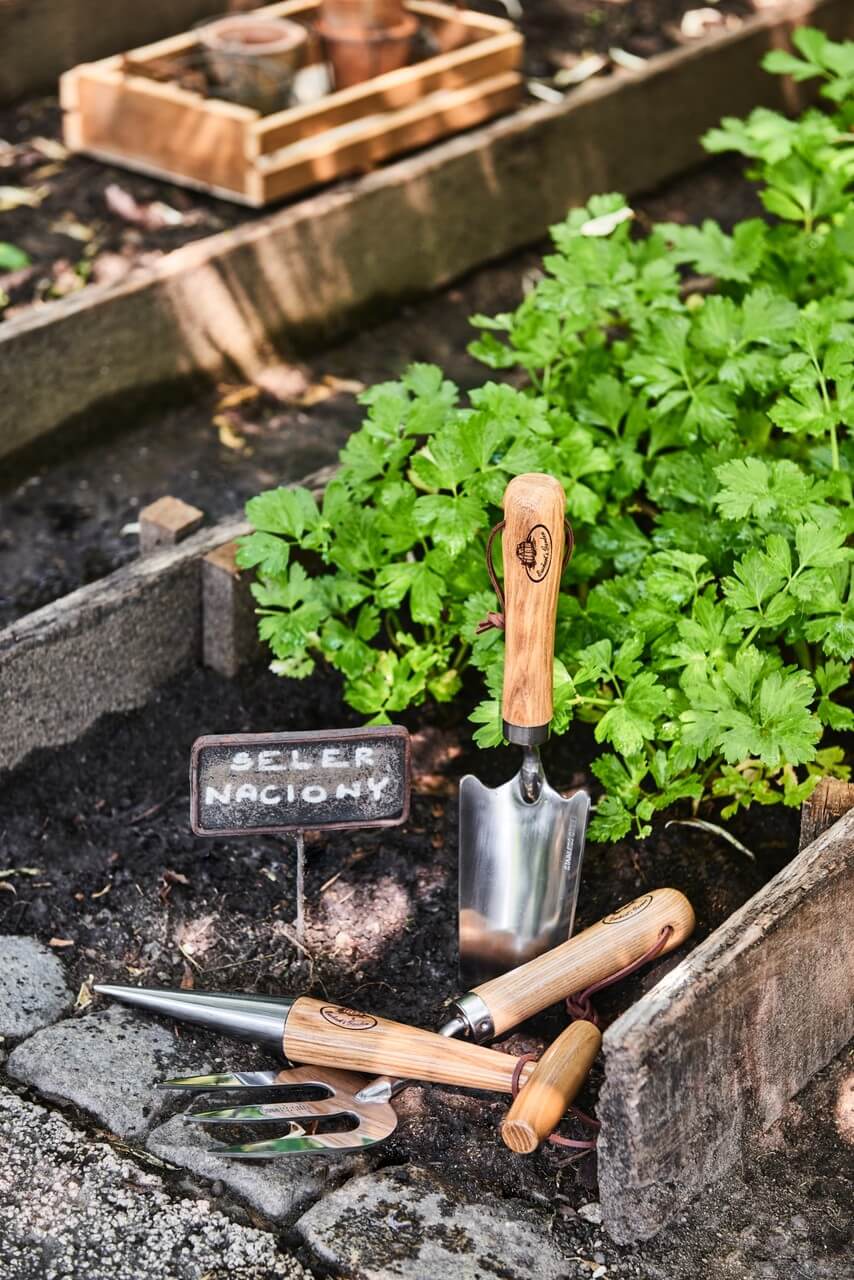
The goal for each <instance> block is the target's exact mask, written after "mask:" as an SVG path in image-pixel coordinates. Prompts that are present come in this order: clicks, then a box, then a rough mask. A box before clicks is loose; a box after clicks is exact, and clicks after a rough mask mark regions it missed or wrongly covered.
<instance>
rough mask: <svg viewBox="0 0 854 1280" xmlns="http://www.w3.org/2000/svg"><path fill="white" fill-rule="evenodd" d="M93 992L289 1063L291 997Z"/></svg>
mask: <svg viewBox="0 0 854 1280" xmlns="http://www.w3.org/2000/svg"><path fill="white" fill-rule="evenodd" d="M93 989H94V990H95V991H97V992H98V993H99V994H100V995H104V996H111V997H112V998H113V999H114V1000H121V1001H122V1002H123V1003H124V1004H131V1005H136V1006H137V1007H138V1008H140V1009H148V1010H150V1011H151V1012H152V1013H160V1014H163V1015H164V1016H165V1017H169V1018H178V1019H179V1021H181V1022H193V1023H195V1024H196V1026H200V1027H207V1028H208V1030H209V1031H216V1032H218V1033H219V1034H220V1035H224V1036H234V1037H235V1039H237V1040H251V1041H252V1043H253V1044H259V1045H263V1046H264V1048H266V1049H271V1050H272V1051H273V1052H274V1053H275V1054H277V1056H278V1057H279V1058H282V1059H284V1061H285V1062H287V1058H286V1057H285V1051H284V1045H283V1042H284V1035H285V1023H286V1022H287V1020H288V1014H289V1013H290V1011H291V1007H292V1005H293V1003H294V1001H293V999H291V998H290V997H285V998H281V999H277V998H276V997H274V996H248V995H241V994H240V993H236V992H225V991H223V992H220V991H157V990H155V989H153V988H151V987H120V986H109V985H98V986H95V987H94V988H93Z"/></svg>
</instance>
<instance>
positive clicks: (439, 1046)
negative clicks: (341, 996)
mask: <svg viewBox="0 0 854 1280" xmlns="http://www.w3.org/2000/svg"><path fill="white" fill-rule="evenodd" d="M283 1047H284V1052H285V1055H286V1057H287V1058H288V1059H289V1060H290V1061H291V1062H301V1063H310V1064H311V1065H312V1066H315V1067H343V1068H344V1069H345V1070H353V1071H365V1072H368V1073H370V1074H371V1075H379V1074H380V1073H384V1074H388V1075H395V1076H403V1077H404V1078H405V1079H412V1080H429V1081H432V1082H433V1083H435V1084H455V1085H460V1086H462V1087H464V1088H468V1089H491V1090H493V1091H494V1092H496V1093H510V1092H511V1083H512V1079H513V1071H514V1068H515V1066H516V1058H514V1057H512V1056H511V1055H510V1054H508V1053H499V1052H498V1051H497V1050H496V1049H486V1048H484V1047H483V1046H482V1045H477V1044H472V1043H470V1042H469V1041H466V1040H455V1039H453V1038H449V1037H447V1036H440V1035H438V1034H437V1033H436V1032H434V1031H421V1030H419V1029H418V1028H417V1027H407V1026H404V1025H403V1023H400V1022H390V1021H388V1020H387V1019H385V1018H377V1017H374V1016H373V1015H371V1014H365V1013H360V1012H358V1011H356V1010H353V1009H345V1008H342V1007H341V1006H340V1005H333V1004H331V1003H329V1002H328V1001H323V1000H313V999H311V998H310V997H309V996H302V997H300V999H299V1000H297V1001H296V1002H295V1003H294V1005H293V1007H292V1009H291V1011H290V1013H289V1014H288V1020H287V1023H286V1025H285V1037H284V1046H283ZM533 1065H534V1064H533V1063H530V1064H529V1065H528V1066H527V1067H526V1068H525V1070H524V1071H523V1074H522V1081H523V1083H524V1081H526V1080H527V1079H528V1077H529V1076H530V1074H531V1071H532V1070H533Z"/></svg>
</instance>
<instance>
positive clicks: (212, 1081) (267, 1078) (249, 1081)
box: [156, 1071, 293, 1091]
mask: <svg viewBox="0 0 854 1280" xmlns="http://www.w3.org/2000/svg"><path fill="white" fill-rule="evenodd" d="M284 1074H286V1073H285V1072H280V1071H223V1072H220V1073H219V1074H217V1075H211V1076H173V1077H172V1079H171V1080H161V1081H159V1083H158V1084H157V1086H156V1087H157V1088H158V1089H194V1090H199V1091H201V1090H207V1089H276V1088H279V1087H281V1088H292V1087H293V1086H292V1084H291V1082H290V1081H289V1080H283V1081H281V1083H280V1081H279V1077H280V1076H281V1075H284Z"/></svg>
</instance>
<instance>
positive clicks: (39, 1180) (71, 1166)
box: [0, 1088, 311, 1280]
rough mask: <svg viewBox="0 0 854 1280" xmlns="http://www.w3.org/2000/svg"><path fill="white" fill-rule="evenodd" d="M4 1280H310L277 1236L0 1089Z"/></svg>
mask: <svg viewBox="0 0 854 1280" xmlns="http://www.w3.org/2000/svg"><path fill="white" fill-rule="evenodd" d="M0 1240H2V1241H3V1248H2V1264H0V1270H2V1275H3V1280H63V1278H64V1277H70V1276H73V1277H74V1280H108V1278H109V1280H164V1278H165V1277H168V1280H201V1277H203V1276H208V1277H210V1280H214V1278H217V1280H220V1278H223V1277H228V1278H229V1280H311V1276H310V1273H309V1272H308V1271H306V1270H305V1268H304V1267H302V1266H301V1265H300V1263H299V1262H297V1260H296V1259H295V1258H294V1257H292V1256H291V1255H290V1254H288V1253H286V1252H285V1251H284V1250H282V1249H281V1248H280V1247H279V1246H278V1244H277V1241H276V1238H275V1236H273V1235H271V1234H269V1233H267V1232H265V1231H258V1230H256V1229H255V1228H252V1227H246V1226H242V1225H240V1224H238V1223H236V1222H232V1221H231V1220H230V1219H229V1218H227V1217H226V1216H225V1214H223V1213H220V1212H219V1211H218V1210H216V1209H215V1208H213V1207H212V1206H211V1204H210V1203H209V1201H207V1200H191V1199H180V1200H173V1199H171V1197H170V1196H169V1195H168V1194H167V1192H166V1190H165V1188H164V1185H163V1182H162V1180H161V1178H160V1177H159V1176H158V1175H157V1174H156V1173H154V1172H152V1171H151V1170H150V1169H143V1168H140V1166H139V1165H138V1164H135V1163H134V1162H133V1161H131V1160H127V1159H125V1158H124V1157H122V1156H119V1155H117V1154H116V1152H115V1151H114V1150H113V1149H112V1148H111V1147H110V1146H109V1144H107V1143H105V1142H97V1143H96V1142H92V1141H90V1140H88V1139H87V1138H86V1137H85V1136H84V1135H83V1134H81V1133H80V1132H79V1131H77V1130H76V1129H74V1128H73V1127H72V1126H71V1125H70V1124H69V1123H68V1122H67V1121H66V1120H65V1119H64V1118H62V1117H61V1116H58V1115H53V1114H51V1113H50V1112H49V1111H46V1110H45V1109H44V1108H43V1107H37V1106H33V1105H32V1104H31V1103H29V1102H25V1101H24V1100H23V1099H21V1098H18V1097H17V1096H16V1095H15V1094H14V1093H11V1092H10V1091H9V1090H7V1089H2V1088H0Z"/></svg>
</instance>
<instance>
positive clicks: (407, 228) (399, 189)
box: [0, 0, 854, 456]
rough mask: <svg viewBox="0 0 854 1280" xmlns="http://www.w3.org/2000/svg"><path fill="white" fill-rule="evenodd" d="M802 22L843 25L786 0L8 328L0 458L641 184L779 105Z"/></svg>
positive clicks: (799, 0)
mask: <svg viewBox="0 0 854 1280" xmlns="http://www.w3.org/2000/svg"><path fill="white" fill-rule="evenodd" d="M806 21H808V22H811V23H812V24H814V25H818V26H820V27H822V28H824V29H825V30H827V31H829V32H831V33H832V34H833V35H834V36H835V37H836V38H841V37H845V36H849V37H850V36H854V6H852V5H851V4H850V3H849V2H848V0H814V2H810V0H792V2H791V3H787V4H784V5H783V6H782V7H781V8H778V9H774V10H770V11H768V12H767V13H765V14H763V15H762V16H760V17H757V18H756V19H753V20H751V21H750V22H748V23H746V24H745V26H744V28H743V29H742V30H741V31H740V32H737V33H734V34H733V35H730V36H724V37H722V38H720V39H716V40H713V41H709V42H708V43H707V44H704V45H703V46H701V47H698V48H692V49H688V50H677V51H676V52H674V53H669V54H665V55H664V56H663V57H661V58H656V59H652V60H651V62H650V64H649V66H648V67H647V68H646V69H645V70H644V71H642V72H638V73H636V74H634V73H632V74H629V73H626V74H624V75H623V74H621V75H616V76H613V77H611V78H609V79H608V80H604V81H601V82H596V83H590V84H587V85H585V86H583V87H582V88H581V89H579V90H577V91H575V92H574V93H573V94H571V95H569V96H568V97H567V99H566V101H565V102H564V103H562V104H560V105H558V106H545V105H542V106H534V107H530V108H526V109H524V110H522V111H519V112H517V113H516V114H515V115H514V116H511V117H508V118H505V119H502V120H499V121H498V122H496V123H494V124H491V125H488V126H487V127H485V128H482V129H478V130H476V131H474V132H472V133H470V134H466V135H463V136H460V137H458V138H454V139H452V140H450V141H448V142H445V143H441V144H440V145H438V146H436V147H434V148H432V149H431V150H429V151H426V152H424V153H422V154H420V155H417V156H414V157H411V158H408V159H405V160H402V161H399V162H398V163H396V164H393V165H390V166H388V167H387V168H385V169H383V170H380V171H378V172H376V173H372V174H370V175H369V176H368V177H366V178H363V179H361V180H360V181H359V182H357V183H351V184H347V185H343V186H341V187H339V188H337V189H336V190H333V191H328V192H323V193H321V194H320V195H317V196H314V197H312V198H311V199H309V200H303V201H301V202H300V203H299V204H296V205H294V206H293V207H291V208H287V209H283V210H280V211H278V212H276V213H273V214H270V215H269V216H268V217H266V218H261V219H259V220H258V221H257V222H256V223H254V224H253V225H251V226H247V227H244V228H241V229H239V230H237V231H232V232H228V233H225V234H223V235H219V236H212V237H211V238H210V239H208V240H205V241H202V242H199V243H197V244H192V245H187V246H185V247H184V248H182V249H178V250H176V251H175V252H174V253H171V254H168V255H167V256H166V257H165V258H164V259H163V260H162V261H161V262H160V263H159V264H158V265H157V266H156V267H154V268H153V269H149V270H146V271H141V272H140V273H139V274H138V275H137V276H136V277H135V278H134V279H133V280H132V281H129V282H124V283H121V284H117V285H113V286H97V285H93V286H90V287H89V288H87V289H85V290H81V292H80V293H78V294H75V295H73V296H71V297H69V298H64V299H60V300H58V301H56V302H52V303H48V304H46V305H44V306H42V307H40V308H38V309H34V310H33V312H32V313H31V314H30V315H23V316H21V317H19V318H15V319H13V320H8V321H6V322H5V323H4V324H3V325H2V327H0V456H2V455H3V454H5V453H10V452H12V451H13V450H15V449H17V448H20V447H22V446H23V445H25V444H27V443H28V442H30V441H33V440H36V439H38V437H40V436H41V435H43V434H44V433H45V432H47V431H50V430H52V429H53V428H55V427H57V426H59V425H61V424H62V423H64V422H67V421H68V420H69V419H77V420H78V422H80V423H81V424H82V423H84V422H85V426H86V428H87V429H88V427H89V426H94V425H95V424H96V422H97V421H98V420H99V418H100V419H102V420H103V418H104V417H105V416H106V415H107V414H108V413H110V411H111V406H113V405H114V404H115V403H116V401H117V399H118V398H119V397H121V398H122V401H123V409H124V411H127V399H128V397H129V396H131V395H134V396H136V397H137V398H139V399H141V398H142V397H143V396H144V395H145V394H146V393H147V392H148V391H150V389H151V388H153V387H157V386H159V387H162V386H163V385H164V384H167V385H171V386H177V385H178V383H179V382H180V381H181V380H184V379H187V378H189V377H192V376H193V375H198V374H200V373H203V374H205V375H207V376H212V377H214V376H216V375H217V374H218V373H219V372H220V371H221V370H222V369H223V368H224V367H227V366H228V365H229V363H232V364H235V365H236V366H237V367H239V368H244V369H250V368H251V367H252V366H253V362H255V363H256V364H257V362H258V361H259V360H260V359H266V358H268V354H269V353H268V344H269V343H270V342H271V341H275V342H278V343H279V345H280V346H281V347H282V348H286V347H287V345H288V344H289V343H290V342H292V341H293V340H295V339H299V341H300V342H301V343H303V344H305V343H307V342H309V341H312V340H317V339H318V338H319V337H320V338H323V339H324V340H328V339H329V337H330V336H332V335H333V334H336V333H340V332H341V331H342V330H343V329H345V328H346V327H347V326H348V325H349V324H352V323H353V322H354V319H355V318H356V317H364V315H365V312H366V310H367V309H368V308H370V307H371V306H372V305H376V304H377V303H378V302H379V301H380V300H385V301H387V300H388V299H393V298H396V297H411V296H414V295H417V294H419V293H423V292H425V291H427V290H429V289H434V288H437V287H439V286H441V285H442V284H445V283H446V282H448V281H449V280H452V279H454V278H455V277H457V276H459V275H462V274H463V273H464V272H466V271H469V270H471V269H472V268H473V267H474V266H476V265H477V264H479V263H482V262H486V261H488V260H490V259H492V258H497V257H500V256H502V255H504V254H506V253H509V252H510V251H511V250H513V249H515V248H518V247H519V246H521V245H524V244H530V243H531V242H532V241H534V240H536V239H537V238H538V237H539V236H542V235H543V234H544V233H545V232H546V230H547V228H548V227H549V226H550V225H551V224H552V223H554V222H556V221H558V220H559V219H560V218H562V217H563V216H564V215H565V213H566V211H567V208H569V207H570V206H572V205H575V204H578V203H580V202H581V201H583V200H585V199H587V198H588V197H589V196H590V195H591V194H592V193H593V192H596V191H602V190H605V191H608V190H611V191H613V190H622V191H626V192H627V193H628V194H630V195H631V194H632V193H634V192H636V191H639V190H643V189H649V187H650V186H653V185H655V184H656V183H658V182H661V181H663V180H664V179H666V178H668V177H671V176H672V175H673V174H675V173H678V172H680V171H681V170H683V169H684V168H685V167H686V166H688V165H689V164H693V163H695V162H696V161H697V160H698V159H700V158H701V154H702V153H701V150H700V147H699V143H698V137H699V135H700V134H701V133H702V132H703V131H704V130H705V129H708V128H710V127H711V126H712V125H714V124H716V123H717V122H718V121H719V120H720V118H721V116H722V115H725V114H733V115H741V114H744V113H745V112H747V111H749V110H750V109H751V108H752V107H754V106H757V105H759V104H762V105H765V106H772V107H780V106H786V105H788V104H789V102H790V100H789V97H788V93H787V91H786V90H785V88H784V86H781V83H780V81H779V79H778V78H777V77H773V76H769V75H766V74H765V73H764V72H762V71H761V70H760V69H759V59H760V57H761V56H762V54H763V52H765V51H766V50H767V49H769V48H772V47H779V46H781V45H782V44H783V43H784V41H785V39H786V30H787V28H788V26H789V25H790V24H791V23H794V22H806ZM676 104H678V108H677V105H676ZM413 244H417V245H418V253H413V252H412V246H413ZM333 250H334V251H333ZM21 387H27V388H28V389H29V392H28V396H27V405H26V412H22V411H21V408H20V388H21Z"/></svg>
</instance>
